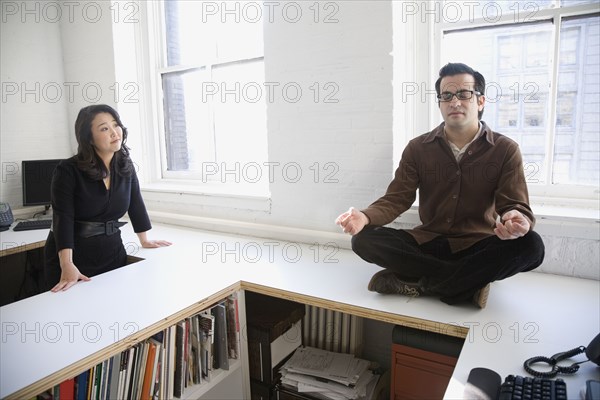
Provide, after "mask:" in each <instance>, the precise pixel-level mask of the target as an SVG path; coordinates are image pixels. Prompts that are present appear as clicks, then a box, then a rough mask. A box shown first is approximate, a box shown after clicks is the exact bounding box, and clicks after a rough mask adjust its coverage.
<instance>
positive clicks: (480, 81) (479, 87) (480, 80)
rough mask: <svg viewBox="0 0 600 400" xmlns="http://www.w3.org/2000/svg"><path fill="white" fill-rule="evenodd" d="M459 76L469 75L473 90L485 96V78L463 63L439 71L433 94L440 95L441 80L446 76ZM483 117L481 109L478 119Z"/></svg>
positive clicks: (453, 64)
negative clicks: (472, 80) (471, 78)
mask: <svg viewBox="0 0 600 400" xmlns="http://www.w3.org/2000/svg"><path fill="white" fill-rule="evenodd" d="M460 74H469V75H471V76H472V77H473V78H474V79H475V85H474V86H473V88H474V89H475V90H476V91H478V92H479V93H481V94H485V78H484V77H483V75H481V74H480V73H479V72H477V71H475V70H474V69H473V68H471V67H469V66H468V65H466V64H463V63H448V64H446V65H444V66H443V67H442V68H441V69H440V77H439V78H438V80H437V81H435V92H436V93H437V94H438V96H439V94H440V90H441V89H440V85H441V83H442V78H444V77H446V76H454V75H460ZM482 115H483V109H482V110H481V111H479V113H478V117H479V119H481V116H482Z"/></svg>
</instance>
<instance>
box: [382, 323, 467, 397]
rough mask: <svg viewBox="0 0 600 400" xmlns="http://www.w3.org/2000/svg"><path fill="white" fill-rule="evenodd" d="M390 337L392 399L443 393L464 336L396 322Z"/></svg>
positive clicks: (437, 395)
mask: <svg viewBox="0 0 600 400" xmlns="http://www.w3.org/2000/svg"><path fill="white" fill-rule="evenodd" d="M392 341H393V343H392V374H391V381H392V382H391V394H392V395H391V397H392V399H441V398H442V397H444V393H445V391H446V388H447V386H448V383H449V382H450V377H451V376H452V373H453V372H454V367H455V366H456V362H457V360H458V356H459V354H460V350H461V348H462V344H463V340H462V339H459V338H455V337H449V336H445V335H441V334H437V333H434V332H425V331H419V330H416V329H412V328H408V327H403V326H396V327H395V328H394V330H393V332H392Z"/></svg>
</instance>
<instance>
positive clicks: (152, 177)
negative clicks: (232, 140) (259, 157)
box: [136, 1, 270, 211]
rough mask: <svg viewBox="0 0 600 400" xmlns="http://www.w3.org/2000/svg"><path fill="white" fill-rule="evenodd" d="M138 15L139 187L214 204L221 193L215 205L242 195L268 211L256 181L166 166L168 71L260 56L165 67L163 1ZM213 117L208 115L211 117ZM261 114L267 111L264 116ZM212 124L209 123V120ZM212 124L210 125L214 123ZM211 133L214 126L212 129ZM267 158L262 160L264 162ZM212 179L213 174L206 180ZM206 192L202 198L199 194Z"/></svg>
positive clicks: (265, 190) (143, 6)
mask: <svg viewBox="0 0 600 400" xmlns="http://www.w3.org/2000/svg"><path fill="white" fill-rule="evenodd" d="M140 15H141V19H142V21H143V22H145V23H142V24H140V26H137V27H136V48H137V52H138V59H139V61H138V63H137V64H138V65H137V68H138V75H139V76H140V77H141V80H142V81H143V87H145V88H147V90H146V91H144V92H143V96H144V99H145V100H146V101H145V102H144V104H143V105H142V106H141V107H140V113H141V116H140V119H141V127H142V130H143V131H144V132H146V134H145V135H144V139H145V140H144V141H145V143H144V148H145V149H146V154H145V157H144V165H145V167H146V174H145V180H144V181H143V182H141V185H142V190H146V191H148V192H152V193H165V194H175V195H184V196H188V195H189V196H192V197H194V198H195V199H196V200H194V201H199V203H200V204H202V203H206V204H213V203H214V199H215V198H218V197H220V196H222V198H223V199H224V200H225V202H224V203H220V204H228V203H232V204H237V206H236V207H239V204H240V201H242V202H243V201H244V200H243V199H246V200H247V204H248V206H247V208H248V209H253V210H258V211H268V210H270V192H269V187H268V185H262V184H261V185H256V184H253V183H252V182H249V183H246V182H231V183H228V182H222V181H221V180H219V177H213V176H202V173H201V172H198V171H169V170H167V151H166V128H165V109H164V105H163V101H164V92H163V82H162V79H163V77H164V76H168V74H170V73H178V72H187V71H194V70H198V69H206V70H207V71H209V72H210V71H211V69H212V68H213V67H215V66H220V65H228V64H235V63H239V62H256V61H258V60H263V61H264V54H263V55H262V56H261V57H249V58H246V59H244V60H225V61H222V60H221V61H217V60H213V59H211V60H208V62H209V64H182V65H175V66H169V65H168V63H167V53H166V51H165V50H166V49H165V47H166V44H165V40H164V39H165V37H166V26H165V20H164V15H165V9H164V3H163V1H149V2H141V3H140ZM211 118H212V116H211ZM265 118H266V115H265ZM211 125H214V124H211ZM213 129H214V128H213ZM211 133H212V134H213V135H214V131H213V132H211ZM266 161H267V160H265V162H266ZM211 178H212V179H211ZM198 196H200V197H210V199H208V200H207V201H206V202H204V201H203V200H201V199H199V197H198Z"/></svg>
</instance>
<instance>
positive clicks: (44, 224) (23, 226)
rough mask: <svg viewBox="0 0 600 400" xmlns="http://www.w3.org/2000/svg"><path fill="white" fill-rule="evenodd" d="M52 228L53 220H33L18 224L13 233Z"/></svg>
mask: <svg viewBox="0 0 600 400" xmlns="http://www.w3.org/2000/svg"><path fill="white" fill-rule="evenodd" d="M51 226H52V220H51V219H32V220H29V221H21V222H17V224H16V225H15V226H14V228H13V231H31V230H33V229H50V227H51Z"/></svg>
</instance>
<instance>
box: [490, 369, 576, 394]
mask: <svg viewBox="0 0 600 400" xmlns="http://www.w3.org/2000/svg"><path fill="white" fill-rule="evenodd" d="M498 399H499V400H532V399H539V400H567V384H566V383H565V381H563V380H562V379H560V378H557V379H554V378H530V377H523V376H519V375H516V376H515V375H508V376H507V377H506V378H505V379H504V382H503V383H502V385H501V386H500V395H499V396H498Z"/></svg>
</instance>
